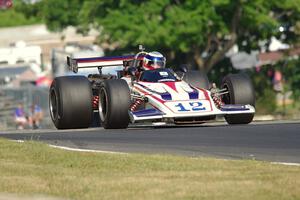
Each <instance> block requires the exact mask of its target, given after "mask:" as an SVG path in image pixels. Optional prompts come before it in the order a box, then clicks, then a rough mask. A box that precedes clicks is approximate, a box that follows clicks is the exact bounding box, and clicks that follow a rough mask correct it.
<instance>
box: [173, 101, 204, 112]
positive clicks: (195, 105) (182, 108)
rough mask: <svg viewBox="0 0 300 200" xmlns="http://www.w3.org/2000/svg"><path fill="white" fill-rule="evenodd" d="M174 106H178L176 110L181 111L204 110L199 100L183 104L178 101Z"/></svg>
mask: <svg viewBox="0 0 300 200" xmlns="http://www.w3.org/2000/svg"><path fill="white" fill-rule="evenodd" d="M175 107H178V108H179V109H178V111H180V112H183V111H202V110H206V108H205V107H203V104H202V103H201V102H190V103H189V104H187V105H185V106H184V105H183V104H182V103H178V104H177V105H175Z"/></svg>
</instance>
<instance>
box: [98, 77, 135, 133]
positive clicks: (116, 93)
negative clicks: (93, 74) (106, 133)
mask: <svg viewBox="0 0 300 200" xmlns="http://www.w3.org/2000/svg"><path fill="white" fill-rule="evenodd" d="M129 106H130V91H129V87H128V84H127V82H126V81H125V80H122V79H113V80H105V81H103V82H102V85H101V87H100V91H99V115H100V119H101V124H102V126H103V127H104V128H105V129H122V128H127V127H128V124H129V121H130V120H129V114H128V110H129Z"/></svg>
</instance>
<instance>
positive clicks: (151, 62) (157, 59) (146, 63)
mask: <svg viewBox="0 0 300 200" xmlns="http://www.w3.org/2000/svg"><path fill="white" fill-rule="evenodd" d="M165 65H166V58H165V57H164V56H163V55H162V54H161V53H159V52H157V51H152V52H150V53H148V54H146V56H145V57H144V60H143V69H144V70H152V69H158V68H164V67H165Z"/></svg>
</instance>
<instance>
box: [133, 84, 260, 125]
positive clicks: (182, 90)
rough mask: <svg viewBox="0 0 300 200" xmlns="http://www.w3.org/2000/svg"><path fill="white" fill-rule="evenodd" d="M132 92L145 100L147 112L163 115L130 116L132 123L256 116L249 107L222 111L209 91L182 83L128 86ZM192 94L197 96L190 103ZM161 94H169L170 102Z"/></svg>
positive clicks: (253, 110)
mask: <svg viewBox="0 0 300 200" xmlns="http://www.w3.org/2000/svg"><path fill="white" fill-rule="evenodd" d="M129 85H130V84H129ZM131 90H132V92H133V93H135V94H139V95H141V96H143V97H146V98H147V99H148V102H147V104H148V106H146V108H147V107H153V108H155V109H157V110H159V111H161V113H162V114H161V115H154V116H143V117H141V116H137V115H135V114H134V113H132V112H131V113H130V115H131V120H132V122H135V121H140V120H147V119H149V120H151V119H162V118H185V117H201V116H211V115H226V114H239V113H254V112H255V109H254V107H253V106H251V105H244V106H242V107H243V109H236V108H235V109H232V110H226V111H225V110H221V109H219V108H217V107H216V105H215V103H214V102H213V100H212V98H211V93H210V91H208V90H205V89H201V88H195V87H191V86H190V85H189V84H187V83H186V82H184V81H176V82H158V83H149V82H141V81H140V82H137V83H134V84H133V86H131ZM191 92H194V94H198V95H196V96H197V98H192V99H191V97H190V95H189V93H191ZM163 93H167V94H170V95H171V99H169V100H166V99H164V98H163V97H162V95H161V94H163ZM170 95H169V96H170ZM232 106H233V105H232Z"/></svg>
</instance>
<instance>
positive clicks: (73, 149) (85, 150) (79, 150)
mask: <svg viewBox="0 0 300 200" xmlns="http://www.w3.org/2000/svg"><path fill="white" fill-rule="evenodd" d="M49 146H50V147H53V148H56V149H63V150H67V151H77V152H90V153H109V154H124V155H127V154H128V153H124V152H116V151H100V150H93V149H77V148H71V147H64V146H56V145H52V144H49Z"/></svg>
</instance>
